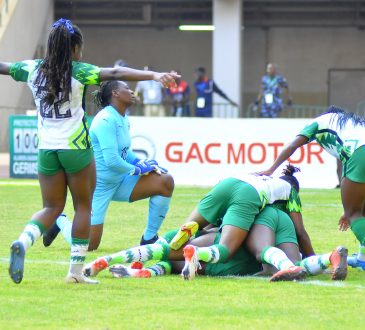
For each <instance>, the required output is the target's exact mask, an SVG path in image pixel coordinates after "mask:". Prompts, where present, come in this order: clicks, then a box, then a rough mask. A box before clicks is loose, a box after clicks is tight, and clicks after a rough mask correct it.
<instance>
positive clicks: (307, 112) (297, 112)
mask: <svg viewBox="0 0 365 330" xmlns="http://www.w3.org/2000/svg"><path fill="white" fill-rule="evenodd" d="M327 109H328V107H326V106H319V105H304V104H293V105H291V106H285V107H284V109H283V111H281V112H280V113H279V115H278V118H314V117H317V116H318V115H320V114H321V113H323V112H325V111H327ZM243 117H245V118H259V117H260V109H259V107H258V106H256V105H255V104H254V103H251V104H249V105H248V107H247V111H246V112H245V113H244V115H243Z"/></svg>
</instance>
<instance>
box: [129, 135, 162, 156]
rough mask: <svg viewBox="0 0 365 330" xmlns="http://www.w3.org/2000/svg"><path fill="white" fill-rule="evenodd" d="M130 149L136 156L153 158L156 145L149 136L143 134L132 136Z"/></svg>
mask: <svg viewBox="0 0 365 330" xmlns="http://www.w3.org/2000/svg"><path fill="white" fill-rule="evenodd" d="M132 150H133V152H134V153H135V154H136V156H137V157H138V158H141V159H145V158H149V159H155V158H156V146H155V144H154V142H153V141H152V139H151V138H149V137H147V136H144V135H135V136H132Z"/></svg>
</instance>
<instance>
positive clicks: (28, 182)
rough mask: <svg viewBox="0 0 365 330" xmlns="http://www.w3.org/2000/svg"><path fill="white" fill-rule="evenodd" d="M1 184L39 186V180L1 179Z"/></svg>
mask: <svg viewBox="0 0 365 330" xmlns="http://www.w3.org/2000/svg"><path fill="white" fill-rule="evenodd" d="M0 186H31V187H38V186H39V182H38V181H34V182H33V181H0Z"/></svg>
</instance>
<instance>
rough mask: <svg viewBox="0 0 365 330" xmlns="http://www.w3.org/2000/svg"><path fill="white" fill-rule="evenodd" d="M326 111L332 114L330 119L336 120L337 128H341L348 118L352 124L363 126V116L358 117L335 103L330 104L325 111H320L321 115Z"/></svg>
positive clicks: (364, 121) (364, 119)
mask: <svg viewBox="0 0 365 330" xmlns="http://www.w3.org/2000/svg"><path fill="white" fill-rule="evenodd" d="M328 113H331V114H333V116H332V117H331V121H332V122H333V121H335V120H336V124H337V126H338V127H339V128H343V127H344V126H345V125H346V123H347V122H348V121H349V120H351V121H352V123H353V124H354V125H359V126H365V118H363V117H360V116H359V115H357V114H356V113H354V112H349V111H346V110H344V109H342V108H340V107H338V106H336V105H331V106H330V107H329V108H328V110H327V111H326V112H324V113H322V115H325V114H328Z"/></svg>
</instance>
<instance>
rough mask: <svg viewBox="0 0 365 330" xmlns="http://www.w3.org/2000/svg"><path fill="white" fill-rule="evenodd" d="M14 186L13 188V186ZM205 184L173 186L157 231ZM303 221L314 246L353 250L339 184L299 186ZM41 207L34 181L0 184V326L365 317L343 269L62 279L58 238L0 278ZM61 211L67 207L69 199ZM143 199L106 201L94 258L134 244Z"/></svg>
mask: <svg viewBox="0 0 365 330" xmlns="http://www.w3.org/2000/svg"><path fill="white" fill-rule="evenodd" d="M12 183H16V185H14V184H12ZM207 191H208V189H206V188H197V187H176V188H175V192H174V196H173V199H172V203H171V208H170V211H169V213H168V216H167V218H166V220H165V222H164V224H163V227H162V229H161V231H160V232H161V233H162V232H164V231H165V230H169V229H173V228H176V227H178V226H179V225H180V224H181V223H183V221H184V220H185V218H186V216H187V215H188V214H189V213H190V211H191V210H192V209H193V208H194V207H195V205H196V204H197V202H198V201H199V200H200V198H201V197H203V196H204V194H205V193H206V192H207ZM301 196H302V202H303V214H304V221H305V225H306V228H307V230H308V232H309V234H310V236H311V239H312V242H313V245H314V248H315V250H316V252H317V253H324V252H328V251H330V250H332V249H333V248H334V247H336V246H337V245H346V246H347V247H348V248H349V252H350V253H352V252H356V251H357V243H356V241H355V238H354V236H353V234H352V233H351V232H345V233H341V232H339V231H338V230H337V222H338V218H339V216H340V215H341V214H342V213H341V212H342V207H341V201H340V192H339V190H308V189H307V190H303V191H302V192H301ZM40 208H41V198H40V192H39V187H38V186H37V181H23V180H19V181H11V180H2V181H0V329H344V328H346V329H361V328H363V327H364V322H365V316H364V310H365V302H364V301H365V299H364V295H365V283H364V279H365V273H364V272H362V271H359V270H354V269H350V270H349V275H348V278H347V279H346V281H344V282H333V281H331V280H330V276H329V275H321V276H318V277H311V278H307V280H305V281H303V282H300V283H299V282H298V283H288V282H285V283H283V282H282V283H269V282H268V280H266V279H265V280H263V279H253V278H209V277H204V276H200V277H198V278H197V279H196V280H194V281H189V282H184V281H183V280H182V279H181V278H180V277H179V276H176V275H173V276H166V277H160V278H152V279H114V278H112V277H111V276H110V275H109V273H108V272H104V273H101V274H100V275H99V280H100V284H99V285H97V286H87V285H69V284H65V283H64V278H65V276H66V273H67V270H68V258H69V246H68V245H67V244H66V243H65V242H64V241H63V239H62V238H61V237H59V238H57V240H56V241H55V242H54V244H53V245H52V246H51V247H49V248H44V247H43V244H42V242H41V241H38V242H37V243H36V244H35V246H33V247H32V248H31V249H30V250H29V251H28V253H27V256H26V264H25V272H24V279H23V282H22V283H21V284H19V285H16V284H14V283H13V282H12V281H11V280H10V278H9V276H8V257H9V246H10V243H11V242H12V241H13V240H15V239H16V238H17V237H18V235H19V234H20V232H21V230H22V228H23V226H24V224H25V222H26V221H27V220H28V219H29V217H30V216H31V215H32V213H33V212H35V211H36V210H38V209H40ZM66 212H67V214H69V215H71V214H72V203H71V200H70V198H69V199H68V203H67V209H66ZM146 214H147V201H140V202H136V203H133V204H127V203H112V204H111V206H110V208H109V212H108V215H107V219H106V224H105V227H104V236H103V240H102V244H101V246H100V248H99V250H98V251H97V252H92V253H89V254H88V258H87V261H90V260H92V259H93V258H95V257H98V256H101V255H105V254H109V253H112V252H116V251H118V250H120V249H123V248H127V247H130V246H134V245H138V242H139V239H140V236H141V234H142V232H143V229H144V226H145V221H146V220H145V219H146Z"/></svg>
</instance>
